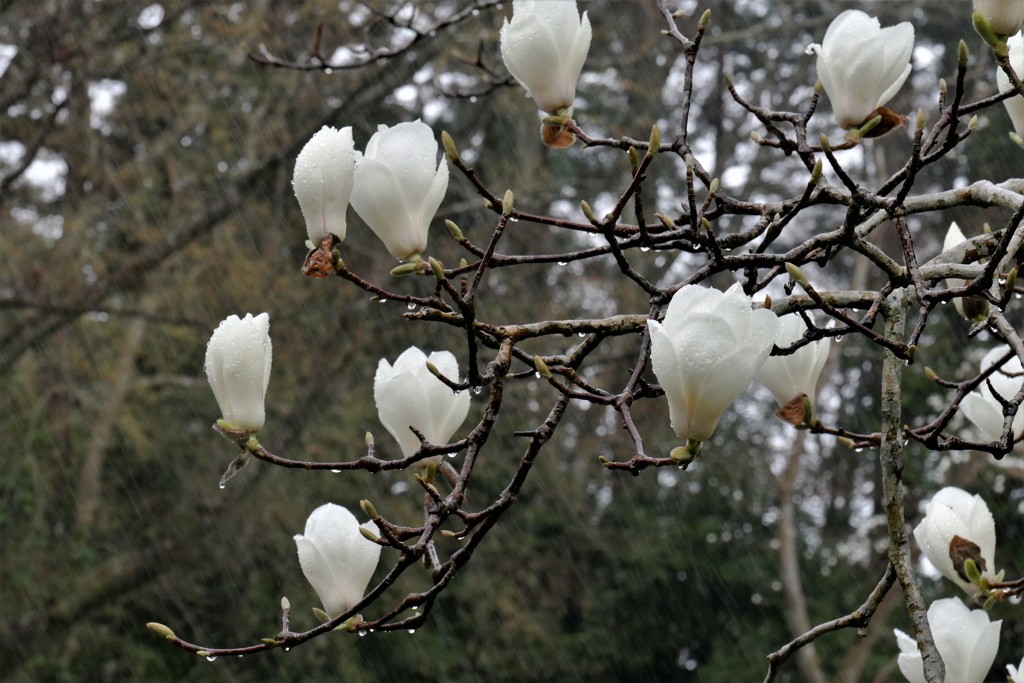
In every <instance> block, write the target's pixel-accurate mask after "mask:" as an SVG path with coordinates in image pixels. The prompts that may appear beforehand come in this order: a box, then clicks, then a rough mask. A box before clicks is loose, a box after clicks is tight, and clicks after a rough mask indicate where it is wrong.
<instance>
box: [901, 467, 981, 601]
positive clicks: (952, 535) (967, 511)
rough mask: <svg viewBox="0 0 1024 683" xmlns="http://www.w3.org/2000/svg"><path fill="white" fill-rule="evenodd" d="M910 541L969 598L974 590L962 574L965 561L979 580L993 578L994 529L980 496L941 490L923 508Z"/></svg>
mask: <svg viewBox="0 0 1024 683" xmlns="http://www.w3.org/2000/svg"><path fill="white" fill-rule="evenodd" d="M914 539H915V540H917V544H918V545H919V546H920V547H921V552H922V553H924V556H925V557H927V558H928V561H929V562H931V563H932V564H933V565H935V568H936V569H938V570H939V571H940V572H941V573H942V575H943V576H945V577H946V578H947V579H949V580H950V581H952V582H953V583H955V584H956V585H958V586H960V587H961V588H963V589H964V590H965V591H967V593H968V594H970V595H974V594H975V593H976V592H977V587H976V586H974V585H973V584H972V583H971V582H970V581H969V580H968V579H967V576H966V574H965V573H964V568H963V564H964V561H965V560H966V558H968V557H969V558H971V559H972V560H974V563H975V565H976V566H977V568H978V571H979V572H980V573H981V574H982V576H987V577H992V576H994V575H995V554H996V525H995V521H994V520H993V519H992V513H991V512H989V509H988V506H987V505H986V504H985V501H984V500H983V499H982V497H981V496H977V495H975V496H972V495H971V494H969V493H967V492H966V491H964V490H963V489H958V488H956V487H954V486H947V487H946V488H944V489H941V490H940V491H939V492H938V493H936V494H935V496H933V497H932V499H931V500H930V501H929V502H928V504H927V505H925V514H924V519H922V520H921V523H920V524H918V525H917V527H915V528H914Z"/></svg>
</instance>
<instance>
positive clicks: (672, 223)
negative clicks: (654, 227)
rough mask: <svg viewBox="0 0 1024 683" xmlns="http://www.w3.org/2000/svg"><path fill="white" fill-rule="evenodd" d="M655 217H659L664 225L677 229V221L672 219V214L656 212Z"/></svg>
mask: <svg viewBox="0 0 1024 683" xmlns="http://www.w3.org/2000/svg"><path fill="white" fill-rule="evenodd" d="M654 217H655V218H657V219H658V220H659V221H661V224H662V225H664V226H665V227H666V228H668V229H670V230H673V229H675V227H676V222H675V221H674V220H672V218H671V217H670V216H666V215H665V214H663V213H656V214H654Z"/></svg>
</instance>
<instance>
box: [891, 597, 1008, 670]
mask: <svg viewBox="0 0 1024 683" xmlns="http://www.w3.org/2000/svg"><path fill="white" fill-rule="evenodd" d="M928 625H929V626H930V627H931V630H932V637H933V638H934V639H935V647H936V649H938V651H939V656H940V657H942V663H943V664H945V665H946V683H982V681H984V680H985V677H986V676H987V675H988V670H989V669H991V668H992V662H993V661H995V658H996V651H997V650H998V649H999V630H1000V628H1001V627H1002V625H1003V622H1002V620H999V621H989V618H988V613H987V612H986V611H985V610H983V609H975V610H972V609H968V607H967V605H965V604H964V603H963V602H961V601H960V600H959V599H958V598H944V599H942V600H936V601H935V602H933V603H932V604H931V606H930V607H929V608H928ZM893 632H894V633H895V634H896V644H897V645H898V646H899V648H900V654H899V657H898V659H897V663H898V664H899V667H900V672H902V674H903V675H904V676H905V677H906V679H907V680H908V681H910V683H925V678H924V663H923V662H922V660H921V653H920V651H918V649H917V641H915V640H914V639H913V638H911V637H910V636H908V635H907V634H906V633H904V632H903V631H900V630H899V629H894V630H893Z"/></svg>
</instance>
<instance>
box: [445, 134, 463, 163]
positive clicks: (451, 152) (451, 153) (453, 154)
mask: <svg viewBox="0 0 1024 683" xmlns="http://www.w3.org/2000/svg"><path fill="white" fill-rule="evenodd" d="M441 145H442V146H444V153H445V154H447V155H448V158H449V159H451V160H452V161H458V159H459V148H458V147H456V146H455V140H452V136H451V135H449V134H448V131H446V130H442V131H441Z"/></svg>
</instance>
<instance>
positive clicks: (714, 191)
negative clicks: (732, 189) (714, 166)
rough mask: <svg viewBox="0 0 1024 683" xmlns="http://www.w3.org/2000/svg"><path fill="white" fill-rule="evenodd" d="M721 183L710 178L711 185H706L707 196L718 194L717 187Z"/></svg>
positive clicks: (716, 179)
mask: <svg viewBox="0 0 1024 683" xmlns="http://www.w3.org/2000/svg"><path fill="white" fill-rule="evenodd" d="M720 184H721V183H720V182H719V180H718V178H712V179H711V184H710V185H708V194H718V187H719V185H720Z"/></svg>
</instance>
